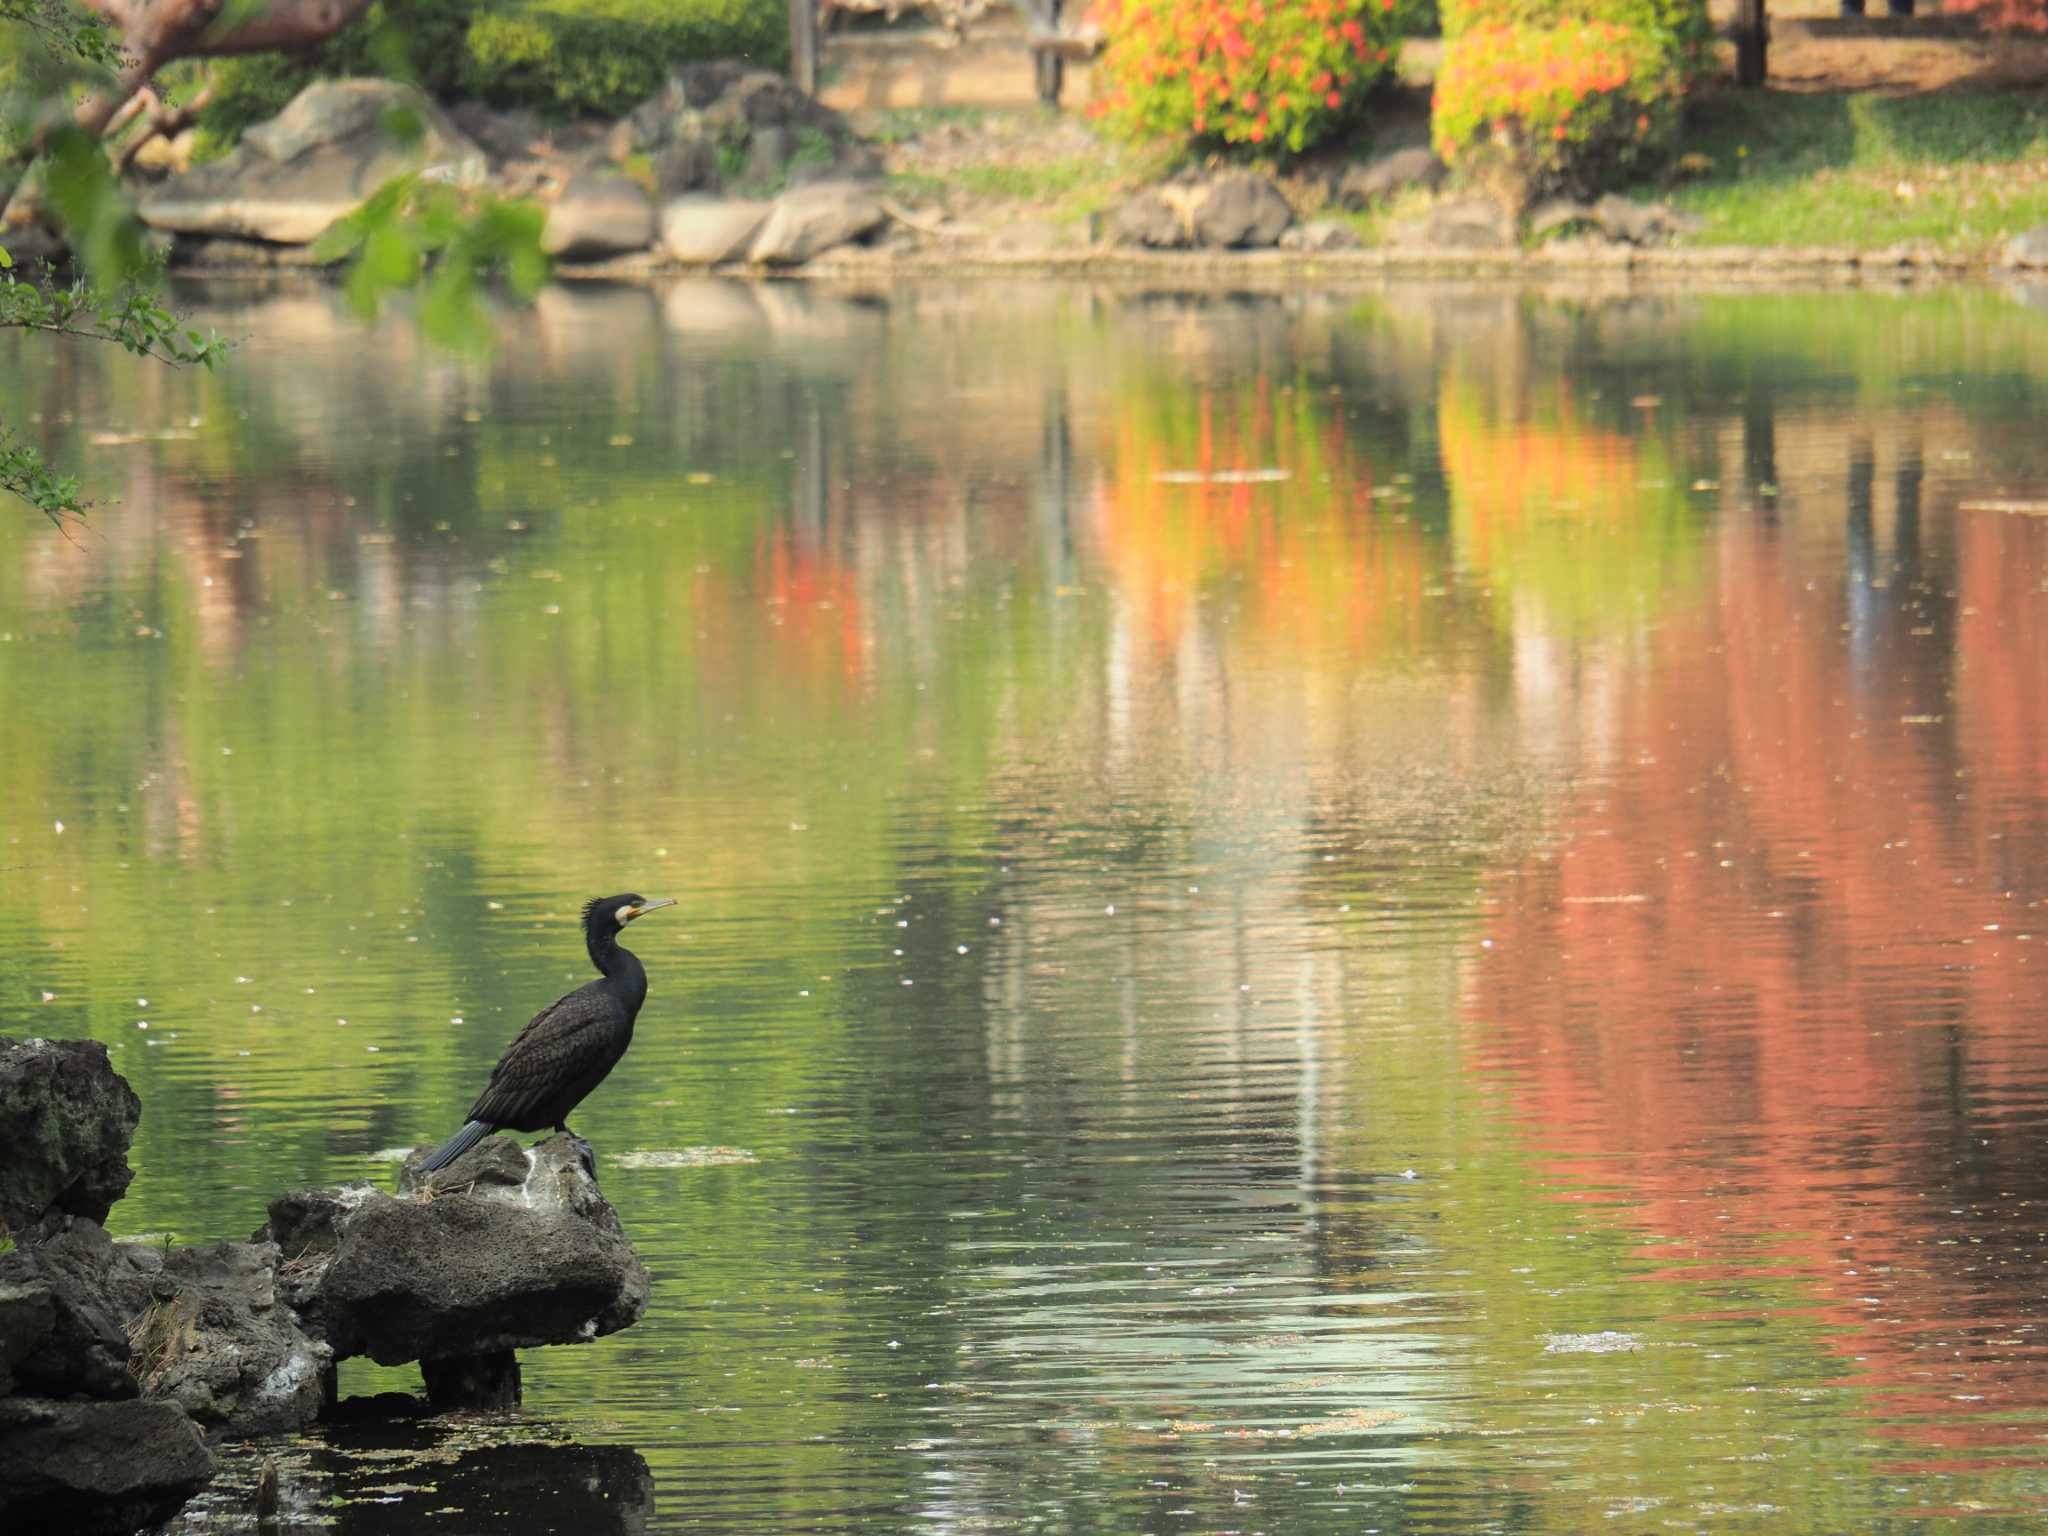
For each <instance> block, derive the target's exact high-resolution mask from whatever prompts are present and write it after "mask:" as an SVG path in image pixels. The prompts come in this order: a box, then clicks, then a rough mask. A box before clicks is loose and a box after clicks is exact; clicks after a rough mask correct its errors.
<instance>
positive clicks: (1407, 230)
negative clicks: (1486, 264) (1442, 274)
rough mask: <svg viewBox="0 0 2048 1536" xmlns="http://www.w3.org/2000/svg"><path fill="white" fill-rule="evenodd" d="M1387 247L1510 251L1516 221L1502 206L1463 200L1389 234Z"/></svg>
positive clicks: (1480, 200)
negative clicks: (1404, 246) (1405, 246)
mask: <svg viewBox="0 0 2048 1536" xmlns="http://www.w3.org/2000/svg"><path fill="white" fill-rule="evenodd" d="M1387 243H1388V244H1389V245H1411V246H1432V247H1436V248H1438V249H1443V250H1460V251H1499V250H1507V249H1508V248H1510V247H1511V246H1513V245H1514V244H1515V221H1514V220H1513V219H1512V218H1510V217H1509V216H1508V215H1507V213H1506V212H1505V211H1504V210H1503V209H1502V208H1501V207H1500V205H1499V204H1497V203H1492V202H1488V201H1487V200H1486V199H1485V198H1482V197H1473V198H1459V199H1457V200H1455V201H1453V202H1448V203H1439V204H1438V205H1437V206H1436V207H1434V208H1432V209H1431V210H1430V211H1429V213H1428V214H1427V215H1426V216H1425V217H1423V218H1420V219H1414V220H1410V221H1409V222H1408V223H1405V224H1401V225H1398V226H1396V227H1395V228H1394V229H1392V230H1389V231H1388V233H1387Z"/></svg>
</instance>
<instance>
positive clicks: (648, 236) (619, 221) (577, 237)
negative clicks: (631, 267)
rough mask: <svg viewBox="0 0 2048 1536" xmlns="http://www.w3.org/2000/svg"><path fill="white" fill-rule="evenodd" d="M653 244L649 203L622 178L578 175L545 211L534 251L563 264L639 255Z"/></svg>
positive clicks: (652, 205) (636, 185) (631, 183)
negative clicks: (556, 258)
mask: <svg viewBox="0 0 2048 1536" xmlns="http://www.w3.org/2000/svg"><path fill="white" fill-rule="evenodd" d="M652 244H654V204H653V202H652V201H651V200H650V199H649V198H648V196H647V193H646V192H645V190H643V189H642V188H641V186H640V184H639V183H638V182H634V181H628V180H626V179H625V178H624V177H623V176H579V177H577V178H576V179H575V180H574V181H572V182H570V183H569V185H568V186H567V187H565V188H563V189H562V195H561V197H560V199H559V200H558V201H557V202H556V203H555V205H554V207H552V208H550V209H549V210H548V221H547V224H546V226H545V227H544V228H542V230H541V232H540V248H541V249H542V250H543V251H546V252H547V253H548V254H549V255H550V256H560V257H563V258H564V259H566V260H569V261H579V260H583V261H587V260H590V259H592V258H594V257H601V256H616V255H619V254H620V253H621V252H624V251H644V250H646V249H647V247H648V246H650V245H652Z"/></svg>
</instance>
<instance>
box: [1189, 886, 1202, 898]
mask: <svg viewBox="0 0 2048 1536" xmlns="http://www.w3.org/2000/svg"><path fill="white" fill-rule="evenodd" d="M1188 894H1189V895H1190V896H1199V895H1201V894H1202V888H1201V887H1200V886H1199V885H1191V886H1189V887H1188Z"/></svg>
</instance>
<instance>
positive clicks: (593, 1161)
mask: <svg viewBox="0 0 2048 1536" xmlns="http://www.w3.org/2000/svg"><path fill="white" fill-rule="evenodd" d="M569 1145H570V1146H572V1147H574V1148H575V1149H576V1155H577V1157H579V1158H581V1159H582V1160H583V1171H584V1172H585V1173H587V1174H589V1175H590V1183H591V1186H592V1188H595V1187H596V1185H597V1153H596V1152H594V1151H592V1150H591V1146H590V1143H589V1142H587V1141H585V1140H584V1139H583V1138H582V1137H581V1136H578V1135H577V1134H576V1133H575V1132H573V1131H571V1132H570V1133H569Z"/></svg>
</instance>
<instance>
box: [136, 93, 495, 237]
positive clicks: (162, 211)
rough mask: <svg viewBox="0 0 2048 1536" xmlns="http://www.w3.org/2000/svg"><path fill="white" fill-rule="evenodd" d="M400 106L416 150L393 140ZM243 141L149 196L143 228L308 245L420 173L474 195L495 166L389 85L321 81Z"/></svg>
mask: <svg viewBox="0 0 2048 1536" xmlns="http://www.w3.org/2000/svg"><path fill="white" fill-rule="evenodd" d="M308 98H313V100H312V102H311V103H310V104H308V105H305V106H303V108H302V103H307V102H308ZM394 106H400V107H403V108H404V109H405V110H406V111H407V112H409V113H410V114H412V116H413V118H414V120H415V121H416V122H417V123H418V124H419V125H420V128H421V132H420V134H419V137H418V138H417V139H416V140H415V141H413V142H411V143H401V142H400V141H399V140H398V139H396V138H394V137H393V136H392V135H391V134H390V133H388V132H386V131H385V127H384V124H385V122H386V120H387V118H386V114H387V112H389V111H390V110H391V109H392V108H393V107H394ZM280 125H282V126H280ZM266 130H275V131H266ZM343 130H345V131H343ZM242 137H243V140H244V142H243V143H241V144H239V145H237V146H236V148H235V150H234V152H233V153H231V154H229V155H227V156H225V157H224V158H222V159H220V160H215V161H212V162H210V163H209V164H206V165H199V166H194V167H193V168H192V169H191V170H189V171H187V172H185V173H184V174H183V175H182V176H173V177H170V178H169V179H168V180H166V181H163V182H161V183H159V184H158V185H157V186H155V187H152V188H150V189H149V190H148V191H147V192H145V193H143V195H142V197H141V200H140V201H139V202H138V204H137V209H136V211H137V212H138V213H139V214H140V215H141V217H142V221H143V222H144V223H145V224H147V225H149V226H150V227H151V228H153V229H164V230H170V231H172V232H174V233H177V234H186V235H235V236H240V237H243V238H246V239H254V240H270V241H275V242H277V243H278V244H281V245H307V244H310V243H311V242H312V241H314V240H316V239H318V238H319V236H320V234H321V232H322V231H323V230H325V229H326V228H327V226H328V225H330V224H332V223H333V222H334V221H335V220H336V219H339V218H341V217H343V216H344V215H346V214H349V213H352V212H354V211H355V209H357V208H358V207H360V206H361V205H362V203H363V201H364V200H365V199H366V198H368V197H369V196H370V194H371V193H373V192H375V191H376V190H377V189H378V188H379V187H381V186H383V185H384V184H385V183H386V182H387V181H389V180H391V179H392V178H393V177H394V176H400V175H404V174H406V173H407V172H411V171H419V172H421V173H422V174H424V175H427V176H430V177H437V178H440V179H444V180H448V181H453V182H458V183H460V184H462V185H465V186H473V185H476V184H477V183H479V182H481V181H482V179H483V176H484V171H485V164H486V162H485V158H484V154H483V151H482V150H480V149H478V148H477V147H476V145H474V144H472V143H470V142H469V140H468V139H466V138H464V137H463V136H462V134H461V133H460V132H459V131H457V129H456V128H455V125H454V124H453V123H451V122H450V121H449V120H448V118H447V117H446V115H445V114H443V113H442V112H441V110H440V108H438V107H436V106H435V105H434V104H433V102H432V101H431V100H430V99H429V98H428V97H426V96H425V95H424V94H422V93H421V92H419V91H418V90H416V89H414V88H413V87H411V86H402V85H394V84H392V83H391V82H389V81H384V80H322V81H316V82H315V83H314V84H312V85H309V86H307V87H306V89H305V90H304V91H302V92H300V93H299V95H298V96H296V97H294V98H293V100H292V103H291V105H290V106H287V107H286V108H285V110H284V111H283V112H282V113H280V114H279V115H278V116H277V117H276V118H274V119H272V120H271V122H270V123H267V124H261V125H259V126H257V127H255V128H251V129H250V130H249V131H248V132H247V133H245V134H244V135H243V136H242Z"/></svg>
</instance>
